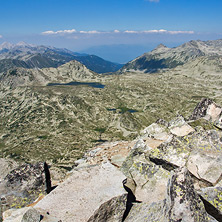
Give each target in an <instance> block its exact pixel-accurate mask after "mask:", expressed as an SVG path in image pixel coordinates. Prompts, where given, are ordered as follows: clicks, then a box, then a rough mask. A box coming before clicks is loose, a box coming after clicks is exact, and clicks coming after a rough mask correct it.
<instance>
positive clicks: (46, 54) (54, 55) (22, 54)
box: [0, 42, 121, 73]
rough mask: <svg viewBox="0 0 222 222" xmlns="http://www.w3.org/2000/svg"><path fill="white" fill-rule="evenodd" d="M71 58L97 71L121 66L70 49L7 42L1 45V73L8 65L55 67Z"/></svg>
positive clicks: (113, 69)
mask: <svg viewBox="0 0 222 222" xmlns="http://www.w3.org/2000/svg"><path fill="white" fill-rule="evenodd" d="M71 60H77V61H79V62H81V63H82V64H84V65H86V67H87V68H89V69H91V70H93V71H94V72H97V73H105V72H114V71H117V70H118V69H120V68H121V65H120V64H116V63H112V62H109V61H106V60H104V59H102V58H100V57H97V56H94V55H87V54H79V53H75V52H72V51H70V50H68V49H59V48H54V47H50V46H42V45H41V46H35V45H30V44H27V43H24V42H20V43H18V44H16V45H13V44H10V43H6V42H5V43H3V44H2V45H0V73H1V72H3V71H5V70H6V69H7V68H8V67H11V68H14V67H23V68H48V67H54V68H55V67H58V66H60V65H62V64H65V63H67V62H69V61H71Z"/></svg>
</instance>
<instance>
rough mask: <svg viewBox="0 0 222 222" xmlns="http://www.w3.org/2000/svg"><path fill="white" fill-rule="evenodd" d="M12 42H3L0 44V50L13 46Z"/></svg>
mask: <svg viewBox="0 0 222 222" xmlns="http://www.w3.org/2000/svg"><path fill="white" fill-rule="evenodd" d="M13 46H14V45H13V44H11V43H10V42H3V43H2V44H1V45H0V50H2V49H11V48H13Z"/></svg>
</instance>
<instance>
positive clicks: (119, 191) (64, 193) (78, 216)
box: [35, 162, 126, 222]
mask: <svg viewBox="0 0 222 222" xmlns="http://www.w3.org/2000/svg"><path fill="white" fill-rule="evenodd" d="M124 179H125V176H124V175H123V174H122V173H121V171H119V170H118V169H117V168H116V167H114V166H113V165H112V164H111V163H109V162H107V163H103V164H102V165H96V166H88V167H83V168H77V169H74V170H73V171H72V174H71V175H70V176H69V178H68V179H66V180H65V181H64V182H63V183H62V184H60V185H59V186H58V187H57V188H55V189H54V190H53V191H52V192H51V193H50V194H48V195H47V196H46V197H45V198H43V199H42V200H41V201H39V202H38V203H37V204H36V205H35V208H36V209H38V210H40V211H41V212H42V211H45V212H49V213H50V215H52V216H55V217H56V218H59V219H61V220H62V221H66V222H73V221H75V222H82V221H87V220H88V219H89V218H90V217H91V216H92V215H93V213H94V211H95V210H96V209H98V208H99V207H100V205H101V204H102V203H104V202H106V201H109V200H110V199H112V198H113V197H117V196H120V195H123V194H125V193H126V191H125V190H124V188H123V186H122V181H123V180H124Z"/></svg>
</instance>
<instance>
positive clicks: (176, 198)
mask: <svg viewBox="0 0 222 222" xmlns="http://www.w3.org/2000/svg"><path fill="white" fill-rule="evenodd" d="M131 221H132V222H133V221H138V222H139V221H141V222H142V221H144V222H145V221H147V222H148V221H150V222H151V221H159V222H167V221H187V222H188V221H189V222H199V221H201V222H207V221H216V220H214V219H212V218H211V217H210V216H209V215H208V214H207V212H206V211H205V208H204V204H203V202H202V201H201V199H200V197H199V196H198V194H197V192H196V191H195V189H194V187H193V183H192V179H191V177H190V175H189V172H188V170H187V169H186V168H179V169H177V170H175V172H174V173H172V175H171V177H170V179H169V182H168V185H167V193H166V198H165V199H164V200H162V201H159V202H153V203H151V204H147V203H142V204H135V205H134V206H133V208H132V210H131V211H130V213H129V215H128V217H127V218H126V220H125V222H131Z"/></svg>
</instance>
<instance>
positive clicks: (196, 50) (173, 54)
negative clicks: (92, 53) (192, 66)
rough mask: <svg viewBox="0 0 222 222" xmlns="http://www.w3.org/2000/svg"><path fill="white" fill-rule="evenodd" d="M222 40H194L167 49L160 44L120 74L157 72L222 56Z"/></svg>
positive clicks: (123, 69)
mask: <svg viewBox="0 0 222 222" xmlns="http://www.w3.org/2000/svg"><path fill="white" fill-rule="evenodd" d="M221 55H222V40H220V39H219V40H211V41H201V40H196V41H195V40H192V41H189V42H187V43H184V44H182V45H180V46H178V47H174V48H167V47H165V46H164V45H162V44H160V45H159V46H157V47H156V48H155V49H154V50H152V51H151V52H148V53H144V54H143V55H141V56H139V57H137V58H135V59H134V60H132V61H130V62H128V63H127V64H126V65H124V66H123V67H122V68H121V69H120V71H119V72H122V73H124V72H129V71H140V72H145V73H153V72H157V71H158V70H161V69H171V68H175V67H177V66H180V65H184V64H186V63H188V62H190V61H192V60H194V59H196V58H198V57H202V56H221Z"/></svg>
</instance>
